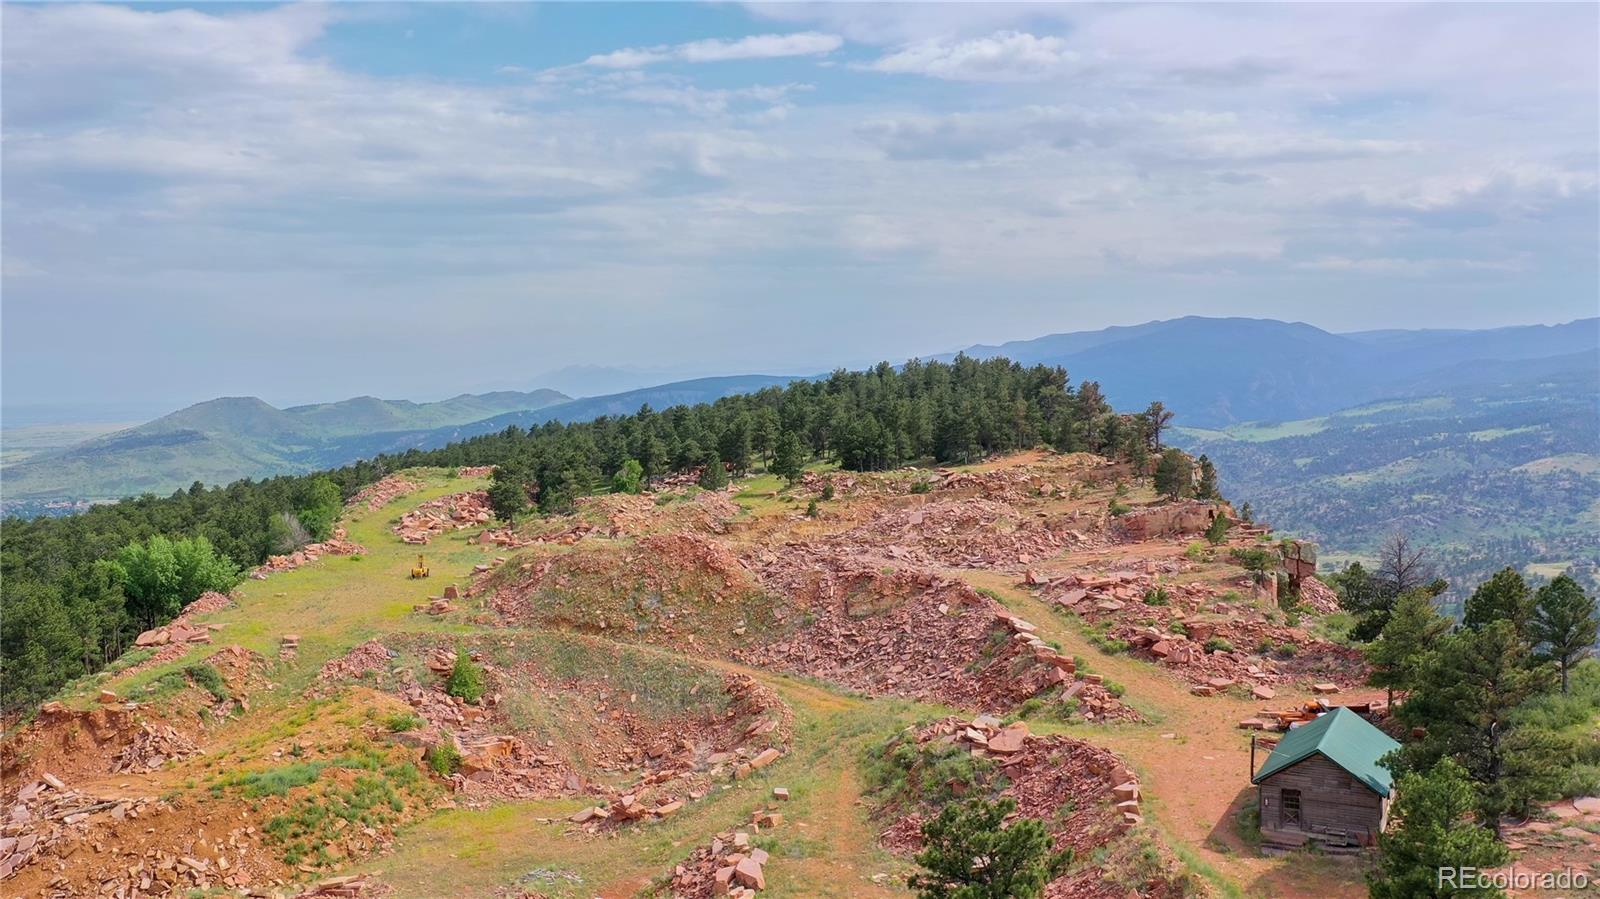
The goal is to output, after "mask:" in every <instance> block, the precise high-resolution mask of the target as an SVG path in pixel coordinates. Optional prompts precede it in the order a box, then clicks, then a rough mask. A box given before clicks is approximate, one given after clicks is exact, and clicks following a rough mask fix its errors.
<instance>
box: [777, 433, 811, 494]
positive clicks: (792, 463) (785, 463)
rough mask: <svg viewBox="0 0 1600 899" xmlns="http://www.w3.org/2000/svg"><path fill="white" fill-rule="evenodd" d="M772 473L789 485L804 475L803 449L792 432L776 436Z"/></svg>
mask: <svg viewBox="0 0 1600 899" xmlns="http://www.w3.org/2000/svg"><path fill="white" fill-rule="evenodd" d="M772 473H773V474H775V475H777V476H778V477H780V478H783V479H784V480H785V481H787V482H788V483H790V484H793V483H794V482H796V481H798V480H800V478H801V476H802V475H804V474H805V447H804V446H802V445H801V443H800V438H799V437H797V436H795V433H794V432H793V431H784V432H783V433H782V434H779V435H778V446H777V449H775V450H774V451H773V454H772Z"/></svg>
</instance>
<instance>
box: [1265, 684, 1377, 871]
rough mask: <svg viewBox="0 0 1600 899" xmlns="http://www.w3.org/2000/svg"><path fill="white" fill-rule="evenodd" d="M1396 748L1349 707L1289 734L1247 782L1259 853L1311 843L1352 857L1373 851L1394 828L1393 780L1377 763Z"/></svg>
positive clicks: (1335, 711) (1330, 713)
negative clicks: (1256, 816) (1252, 792)
mask: <svg viewBox="0 0 1600 899" xmlns="http://www.w3.org/2000/svg"><path fill="white" fill-rule="evenodd" d="M1399 746H1400V744H1399V743H1396V742H1395V741H1394V740H1392V739H1390V738H1389V736H1388V735H1387V734H1385V733H1384V732H1383V731H1381V730H1378V729H1377V728H1376V727H1373V726H1372V725H1371V724H1369V723H1367V721H1366V719H1364V718H1362V717H1361V716H1360V715H1357V714H1356V713H1355V712H1352V711H1350V710H1349V709H1346V708H1338V709H1334V710H1333V711H1331V712H1329V713H1327V714H1325V715H1322V716H1321V717H1319V718H1317V719H1316V720H1314V721H1308V722H1306V723H1305V724H1302V725H1299V726H1298V727H1295V728H1293V729H1292V730H1290V731H1289V732H1288V733H1287V734H1285V735H1284V737H1283V739H1282V740H1279V741H1278V745H1277V747H1276V748H1274V749H1273V750H1272V754H1271V755H1270V756H1268V757H1267V761H1266V764H1264V765H1262V766H1261V770H1260V771H1257V772H1256V774H1255V776H1254V777H1252V778H1250V782H1251V783H1253V784H1255V785H1256V787H1257V794H1256V803H1257V808H1258V809H1259V810H1260V812H1261V846H1262V849H1263V850H1267V851H1273V850H1288V849H1294V848H1297V847H1299V846H1303V845H1305V844H1306V843H1308V842H1314V843H1317V844H1319V845H1320V846H1321V847H1322V848H1324V849H1326V850H1328V851H1331V852H1339V851H1341V850H1342V851H1346V852H1350V851H1359V850H1360V849H1361V848H1362V847H1366V846H1371V845H1373V844H1374V843H1375V842H1376V841H1377V838H1378V834H1380V833H1382V832H1383V829H1384V826H1385V825H1387V824H1388V822H1389V801H1390V799H1391V798H1393V795H1394V778H1393V776H1392V775H1391V774H1390V773H1389V770H1388V769H1387V768H1385V767H1383V766H1382V765H1381V764H1379V762H1378V760H1379V759H1381V758H1383V757H1384V756H1385V755H1388V754H1389V753H1390V752H1392V751H1393V750H1395V749H1398V748H1399Z"/></svg>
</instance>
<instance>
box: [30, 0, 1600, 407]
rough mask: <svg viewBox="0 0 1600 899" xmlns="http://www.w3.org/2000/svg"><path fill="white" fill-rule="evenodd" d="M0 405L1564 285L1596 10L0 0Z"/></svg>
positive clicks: (1593, 178)
mask: <svg viewBox="0 0 1600 899" xmlns="http://www.w3.org/2000/svg"><path fill="white" fill-rule="evenodd" d="M0 16H3V22H0V25H3V45H0V66H3V72H0V74H3V93H0V117H3V125H0V134H3V144H0V166H3V168H0V215H3V219H0V222H3V225H0V228H3V234H0V262H3V272H0V291H3V293H0V303H3V306H0V310H3V311H0V341H3V346H0V352H3V355H0V369H3V371H0V376H3V380H0V396H3V402H4V405H5V406H6V407H20V406H24V405H35V404H66V405H71V404H79V405H83V406H85V407H87V405H89V404H99V405H101V406H104V405H107V404H117V403H122V404H128V403H153V404H157V405H160V404H168V405H180V404H182V403H187V402H193V401H196V400H200V399H204V398H208V397H212V396H217V395H255V396H260V397H263V398H264V399H266V400H268V401H269V402H274V403H277V404H289V403H296V402H309V401H316V400H332V399H338V398H342V397H347V396H353V395H360V394H375V395H379V396H384V397H389V398H411V399H418V400H422V399H434V398H440V397H444V396H448V395H451V394H453V393H457V392H460V391H463V390H483V389H491V388H518V389H529V388H532V387H536V386H540V385H539V378H540V377H541V376H542V375H544V374H545V373H547V372H551V371H554V370H558V369H562V368H564V367H567V366H617V367H623V368H629V369H635V370H641V371H649V372H652V373H657V372H659V373H663V374H668V373H676V374H685V375H688V374H703V373H734V372H752V371H761V372H769V373H780V374H782V373H809V372H813V371H817V370H822V369H826V368H829V367H832V366H835V365H855V364H862V363H866V362H870V361H873V360H878V359H888V360H891V361H900V360H903V359H906V358H908V357H910V356H913V355H918V354H928V353H935V352H940V351H945V350H951V349H955V348H959V347H962V346H967V345H970V344H973V343H979V342H986V343H994V342H1000V341H1004V340H1008V339H1022V338H1028V337H1034V336H1039V335H1043V334H1048V333H1055V332H1062V331H1074V330H1084V329H1093V328H1100V327H1104V326H1107V325H1113V324H1131V323H1136V322H1140V321H1146V320H1150V319H1155V318H1170V317H1175V316H1180V315H1190V314H1199V315H1243V316H1257V317H1269V318H1280V319H1286V320H1299V321H1307V322H1310V323H1312V324H1316V325H1318V326H1321V327H1324V328H1328V329H1329V330H1335V331H1340V330H1361V329H1371V328H1387V327H1457V328H1460V327H1491V326H1499V325H1509V324H1524V323H1535V322H1543V323H1553V322H1559V321H1567V320H1571V319H1574V318H1580V317H1586V316H1592V315H1595V314H1596V311H1597V304H1600V299H1597V296H1600V287H1597V283H1600V263H1597V243H1600V200H1597V196H1600V194H1597V165H1600V122H1597V106H1600V93H1597V83H1600V73H1597V63H1596V58H1597V54H1596V52H1595V47H1596V44H1597V34H1600V19H1597V16H1600V6H1596V5H1595V4H1561V5H1539V4H1526V3H1525V4H1515V5H1505V6H1498V5H1491V4H1463V5H1450V4H1428V5H1417V6H1413V5H1403V4H1371V5H1368V4H1357V3H1341V4H1334V5H1317V4H1282V5H1272V4H1242V5H1199V4H1189V5H1161V6H1156V5H1133V4H1118V5H1092V4H1077V5H1062V6H1056V5H1044V4H1026V5H1006V4H997V3H987V4H957V3H948V4H938V5H917V4H909V3H907V4H892V5H872V4H849V5H846V4H831V5H830V4H819V5H813V4H793V5H789V4H784V5H735V4H712V5H687V4H682V5H680V4H667V3H659V4H643V5H634V4H620V3H614V4H557V5H532V4H513V3H500V4H485V5H475V4H454V3H448V4H447V3H433V4H416V5H405V4H401V5H390V4H377V3H364V4H333V5H287V6H278V5H255V4H203V5H199V6H195V7H186V6H182V5H174V4H162V5H148V6H125V5H90V4H81V5H80V4H41V5H31V4H15V3H8V4H5V5H4V6H3V8H0Z"/></svg>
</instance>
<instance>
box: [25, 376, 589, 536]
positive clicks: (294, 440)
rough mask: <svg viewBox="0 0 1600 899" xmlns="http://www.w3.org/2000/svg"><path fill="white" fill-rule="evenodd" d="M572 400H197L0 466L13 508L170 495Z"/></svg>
mask: <svg viewBox="0 0 1600 899" xmlns="http://www.w3.org/2000/svg"><path fill="white" fill-rule="evenodd" d="M568 399H570V397H568V396H566V395H565V394H561V393H557V392H556V391H554V390H535V391H532V392H530V393H517V392H513V391H503V392H500V393H488V394H480V395H476V396H473V395H467V394H463V395H462V396H458V397H454V398H451V399H448V400H441V401H439V402H436V403H413V402H410V401H408V400H380V399H377V398H376V397H370V396H363V397H356V398H354V399H348V400H344V401H342V402H338V403H319V404H316V405H311V406H294V407H291V408H288V409H278V408H276V407H274V406H271V405H268V404H267V403H265V402H263V401H261V400H259V399H256V398H255V397H221V398H219V399H214V400H207V401H205V402H203V403H196V404H195V405H193V406H189V407H188V408H186V409H180V410H178V411H177V412H174V413H172V414H170V415H165V416H162V417H161V418H158V419H156V420H155V421H152V422H148V423H146V424H142V425H139V426H138V427H136V428H129V429H127V430H124V431H116V432H114V433H111V434H106V435H104V436H101V437H95V438H93V439H91V440H87V441H85V442H83V443H79V444H77V445H75V446H70V447H67V448H66V449H63V450H59V451H56V452H47V453H41V454H39V455H35V456H32V457H30V458H29V459H27V460H26V461H24V462H20V463H18V464H16V465H9V466H7V467H6V468H5V469H3V470H0V479H3V483H4V487H5V502H6V506H7V508H8V510H10V509H14V508H17V507H19V506H25V505H26V504H28V503H37V502H39V501H41V500H56V499H75V500H98V499H112V498H116V497H121V496H131V495H136V494H140V493H158V494H164V493H170V492H171V491H173V490H176V489H179V488H181V487H187V486H188V485H189V484H192V483H194V482H195V481H200V482H202V483H206V484H225V483H228V482H230V481H234V480H238V479H239V478H259V477H267V476H271V475H277V474H286V473H292V472H302V471H312V470H315V469H318V468H323V467H326V464H328V460H329V459H336V460H339V461H338V462H337V463H333V464H343V463H344V462H348V461H350V460H351V459H353V458H359V456H349V455H348V454H346V453H343V452H341V450H340V446H341V444H342V443H343V442H344V441H346V440H349V439H352V438H358V437H364V436H366V435H368V434H371V433H373V432H375V431H397V430H401V429H415V428H438V427H445V426H449V425H452V424H465V423H467V422H472V421H480V420H482V419H485V418H488V417H491V416H494V415H498V414H500V413H503V412H507V411H510V410H520V409H537V408H543V407H546V406H550V405H553V404H557V403H561V402H563V401H566V400H568Z"/></svg>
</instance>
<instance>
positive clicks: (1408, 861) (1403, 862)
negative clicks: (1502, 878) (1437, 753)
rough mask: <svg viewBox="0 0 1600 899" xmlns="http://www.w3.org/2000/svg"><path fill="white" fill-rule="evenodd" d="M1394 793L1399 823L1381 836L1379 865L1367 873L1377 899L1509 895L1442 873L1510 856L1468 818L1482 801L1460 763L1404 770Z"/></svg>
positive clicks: (1482, 865) (1500, 862)
mask: <svg viewBox="0 0 1600 899" xmlns="http://www.w3.org/2000/svg"><path fill="white" fill-rule="evenodd" d="M1395 797H1396V798H1395V801H1394V807H1393V809H1392V810H1391V812H1390V816H1391V818H1392V819H1393V820H1394V822H1395V824H1394V825H1393V826H1392V827H1391V828H1390V829H1389V832H1388V833H1385V834H1382V835H1381V836H1379V837H1378V849H1379V855H1378V866H1377V868H1375V869H1374V870H1372V871H1371V872H1370V873H1368V875H1367V883H1368V889H1369V890H1370V893H1369V895H1371V897H1372V899H1427V897H1439V899H1447V897H1454V896H1464V895H1473V896H1504V895H1505V894H1504V893H1502V892H1501V891H1499V890H1495V889H1491V890H1470V891H1469V890H1463V889H1459V888H1457V887H1456V886H1454V885H1453V884H1451V883H1449V882H1448V881H1441V878H1440V876H1439V875H1440V872H1441V871H1442V870H1450V869H1456V870H1459V869H1461V868H1466V867H1471V868H1480V869H1488V868H1494V867H1497V866H1499V865H1503V864H1505V862H1506V860H1507V859H1508V858H1509V857H1510V853H1508V852H1507V851H1506V848H1505V847H1504V846H1502V845H1501V844H1500V843H1498V842H1496V841H1495V839H1494V835H1493V834H1492V833H1490V832H1489V831H1488V830H1485V829H1484V828H1481V827H1474V826H1472V825H1471V824H1470V823H1468V822H1466V820H1465V819H1466V818H1467V816H1468V815H1470V814H1471V813H1472V812H1473V811H1474V809H1475V808H1476V807H1477V805H1478V802H1477V796H1476V794H1475V793H1474V791H1473V786H1472V781H1471V780H1470V779H1469V778H1468V777H1467V772H1466V771H1464V770H1462V768H1461V766H1460V765H1458V764H1456V763H1455V762H1454V761H1452V760H1450V759H1443V760H1442V761H1440V762H1439V763H1438V764H1437V765H1434V766H1433V768H1432V769H1430V770H1429V771H1428V772H1427V773H1426V774H1418V773H1408V774H1402V775H1401V776H1400V778H1399V779H1398V781H1397V782H1396V784H1395Z"/></svg>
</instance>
